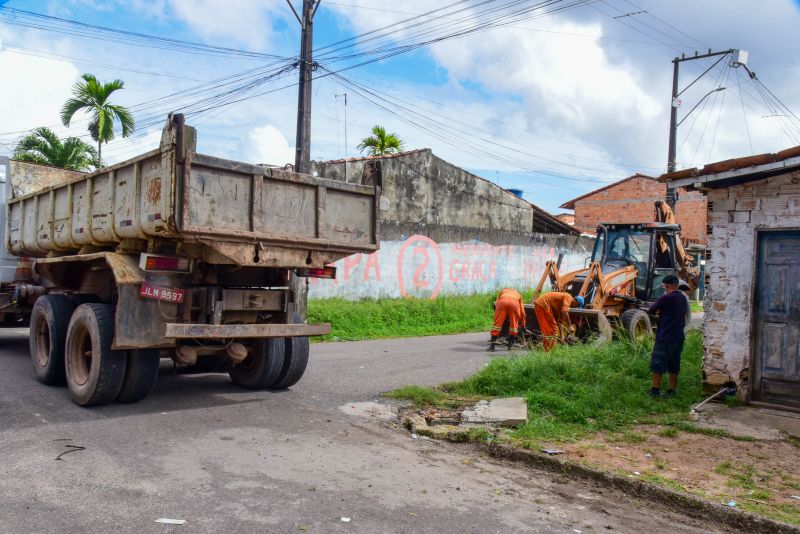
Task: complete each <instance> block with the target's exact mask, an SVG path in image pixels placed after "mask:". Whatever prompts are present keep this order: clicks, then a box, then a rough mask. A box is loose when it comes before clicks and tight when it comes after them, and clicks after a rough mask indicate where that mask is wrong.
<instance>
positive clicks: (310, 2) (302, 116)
mask: <svg viewBox="0 0 800 534" xmlns="http://www.w3.org/2000/svg"><path fill="white" fill-rule="evenodd" d="M320 1H321V0H303V10H302V16H300V15H299V14H298V13H297V11H296V10H295V9H294V6H293V5H292V2H291V0H286V3H287V4H289V7H291V8H292V12H294V16H295V17H296V18H297V21H298V22H299V23H300V28H301V36H300V61H299V63H298V67H299V69H300V83H299V87H298V94H297V137H296V139H295V157H294V170H295V171H297V172H302V173H305V174H308V173H310V172H311V80H312V72H313V71H314V62H313V52H314V45H313V43H314V15H315V14H316V13H317V8H319V4H320Z"/></svg>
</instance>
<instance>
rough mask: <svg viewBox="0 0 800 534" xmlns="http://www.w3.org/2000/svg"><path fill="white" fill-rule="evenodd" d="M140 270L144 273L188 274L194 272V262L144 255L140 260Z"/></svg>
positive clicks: (187, 259) (170, 257)
mask: <svg viewBox="0 0 800 534" xmlns="http://www.w3.org/2000/svg"><path fill="white" fill-rule="evenodd" d="M139 268H140V269H142V270H143V271H165V272H173V273H188V272H191V270H192V260H190V259H189V258H175V257H172V256H156V255H154V254H142V255H141V257H140V258H139Z"/></svg>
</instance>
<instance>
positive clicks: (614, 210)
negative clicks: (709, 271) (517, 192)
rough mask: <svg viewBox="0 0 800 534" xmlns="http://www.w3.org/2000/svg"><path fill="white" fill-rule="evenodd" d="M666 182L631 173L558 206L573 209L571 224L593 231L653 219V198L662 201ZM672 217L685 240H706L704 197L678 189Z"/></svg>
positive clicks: (664, 197)
mask: <svg viewBox="0 0 800 534" xmlns="http://www.w3.org/2000/svg"><path fill="white" fill-rule="evenodd" d="M666 198H667V185H666V184H665V183H662V182H659V181H658V180H657V179H656V178H654V177H652V176H647V175H644V174H634V175H633V176H629V177H627V178H625V179H623V180H620V181H618V182H614V183H613V184H609V185H607V186H605V187H601V188H600V189H595V190H594V191H590V192H589V193H586V194H585V195H581V196H579V197H577V198H574V199H572V200H569V201H567V202H565V203H564V204H562V205H561V206H560V207H561V208H563V209H571V210H574V212H575V227H576V228H579V229H581V230H583V231H586V232H590V233H594V231H595V228H597V225H598V224H602V223H640V222H649V221H653V220H654V210H655V208H654V205H655V201H656V200H666ZM675 217H676V218H677V220H678V223H679V224H680V225H681V239H682V240H683V241H684V242H685V243H697V244H701V245H702V244H705V242H706V219H705V217H706V199H705V197H704V196H703V194H702V193H699V192H696V191H687V190H686V189H683V188H681V189H679V190H678V201H677V203H676V204H675Z"/></svg>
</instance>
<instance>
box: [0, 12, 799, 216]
mask: <svg viewBox="0 0 800 534" xmlns="http://www.w3.org/2000/svg"><path fill="white" fill-rule="evenodd" d="M293 2H294V5H295V6H297V7H298V8H299V4H300V0H293ZM0 6H2V7H0V40H2V48H0V72H2V73H3V76H2V79H3V80H4V83H2V84H0V154H7V153H9V152H10V150H11V149H13V146H14V144H15V142H16V140H18V139H19V137H20V136H21V135H24V132H25V131H26V130H29V129H31V128H34V127H37V126H44V125H48V126H52V127H53V128H54V129H56V131H58V132H59V134H61V135H76V136H83V135H87V133H86V130H85V128H86V121H85V120H84V119H81V118H79V119H78V120H76V121H75V123H74V124H73V126H72V128H70V129H69V130H67V129H65V128H63V127H60V126H58V122H59V119H58V116H59V113H58V112H59V109H60V107H61V105H62V104H63V102H64V101H65V100H66V99H67V98H68V97H69V95H70V89H71V86H72V84H73V83H74V82H75V81H76V80H77V79H78V77H79V76H80V74H81V73H83V72H92V73H94V74H96V75H97V76H98V78H100V79H101V80H110V79H114V78H121V79H123V80H124V81H125V89H124V90H123V91H120V92H118V93H117V94H115V99H116V101H117V102H118V103H120V104H124V105H127V106H129V107H130V108H131V109H132V110H133V111H134V113H135V116H136V119H137V122H138V125H139V128H138V130H137V133H136V135H135V136H134V137H133V138H130V139H125V140H117V141H114V142H112V143H111V144H110V145H109V146H108V147H107V148H104V156H105V157H106V158H107V159H108V160H109V161H119V160H122V159H125V158H127V157H131V156H134V155H136V154H137V153H139V152H143V151H145V150H149V149H150V148H153V147H155V146H156V143H157V140H158V136H159V132H160V128H161V124H162V123H163V121H164V119H165V117H166V114H167V113H168V112H169V111H172V110H175V111H183V112H185V113H186V114H187V117H188V121H189V123H190V124H194V125H196V126H197V127H198V129H199V132H200V133H199V144H200V150H201V151H202V152H204V153H208V154H212V155H217V156H221V157H227V158H232V159H241V160H245V161H253V162H265V163H274V164H283V163H287V162H292V161H293V160H294V139H295V121H296V105H297V88H296V85H295V83H296V80H297V71H296V70H295V69H292V67H291V64H292V61H293V60H292V58H293V57H296V55H297V51H298V49H299V24H298V22H297V20H296V19H295V18H294V15H293V13H292V11H291V10H290V8H289V6H288V5H287V3H286V1H285V0H227V1H225V2H222V1H215V0H152V1H148V0H61V1H46V0H7V1H4V0H0ZM31 13H34V14H35V15H31ZM40 15H46V16H47V17H41V16H40ZM48 17H49V18H48ZM70 21H73V22H80V23H82V25H76V24H74V23H73V22H70ZM798 27H800V2H799V1H797V0H763V1H761V2H754V1H752V0H703V1H699V0H694V1H692V0H649V1H648V0H561V1H559V0H548V1H542V0H539V1H521V0H516V1H512V0H442V1H441V2H430V1H429V0H406V1H405V2H397V1H390V0H336V1H334V0H331V1H327V0H322V3H321V5H320V8H319V10H318V12H317V14H316V18H315V39H314V45H315V50H316V52H315V59H316V60H317V61H318V63H319V68H318V69H317V71H316V73H315V76H316V79H315V82H314V87H313V95H314V100H313V114H312V124H313V127H312V157H313V158H314V159H334V158H341V157H344V156H350V157H353V156H356V155H358V151H357V150H356V145H357V144H358V140H359V139H360V138H362V137H364V136H365V135H367V134H368V133H369V129H370V128H371V127H372V126H373V125H376V124H380V125H383V126H384V127H386V129H387V130H389V131H392V132H396V133H397V134H398V135H399V136H400V137H401V138H402V139H403V140H404V141H405V144H406V147H407V148H408V149H415V148H422V147H430V148H432V149H433V151H434V153H435V154H437V155H438V156H440V157H442V158H444V159H446V160H448V161H450V162H452V163H454V164H456V165H459V166H461V167H464V168H467V169H469V170H471V171H473V172H475V173H477V174H479V175H481V176H484V177H485V178H487V179H490V180H492V181H495V182H498V183H499V184H500V185H501V186H503V187H506V188H519V189H522V190H523V191H524V197H525V198H526V199H528V200H530V201H532V202H534V203H537V204H539V205H541V206H542V207H544V208H546V209H548V210H551V211H555V212H558V211H559V210H558V206H559V205H560V204H561V203H562V202H564V201H566V200H569V199H570V198H573V197H576V196H578V195H580V194H582V193H584V192H586V191H589V190H591V189H594V188H596V187H599V186H601V185H603V184H604V183H608V182H611V181H614V180H618V179H621V178H624V177H626V176H629V175H631V174H633V173H635V172H641V173H645V174H660V173H661V172H664V170H665V167H666V159H667V136H668V124H669V110H670V91H671V84H672V62H671V60H672V58H674V57H676V56H677V55H680V54H687V55H691V54H694V52H695V51H696V50H699V51H701V53H702V52H705V51H707V50H708V49H709V48H710V49H713V50H727V49H730V48H735V49H743V50H747V51H748V52H749V60H748V63H747V65H748V67H749V69H750V70H751V71H752V72H754V73H756V75H757V78H758V79H757V80H753V79H751V78H750V77H749V76H748V73H747V71H746V70H745V69H744V68H741V67H740V68H734V67H732V66H731V60H730V57H725V58H724V59H723V60H722V61H720V62H719V63H717V64H716V65H714V62H715V61H716V58H712V59H704V60H696V61H688V62H684V63H682V64H681V76H680V82H681V83H680V87H681V89H683V88H684V87H686V86H687V85H689V84H690V83H691V82H692V81H693V80H695V78H697V77H698V76H699V75H701V74H702V73H703V72H704V71H706V70H707V69H709V68H710V70H708V72H707V73H705V75H704V76H702V77H701V78H700V79H699V80H698V81H697V82H696V83H694V84H692V85H691V87H689V88H688V89H686V91H685V92H684V93H683V94H682V95H681V101H682V104H681V106H680V107H679V109H678V116H679V119H683V118H684V116H685V115H686V114H687V113H688V112H689V111H690V110H691V109H692V108H693V107H694V106H695V105H697V104H698V103H699V105H698V106H697V108H696V109H695V110H694V111H693V112H692V113H691V115H689V116H688V117H686V119H685V120H684V122H683V123H682V124H681V126H680V128H679V131H678V138H677V139H678V147H679V150H678V158H677V159H678V167H679V168H684V167H690V166H698V165H703V164H704V163H707V162H709V161H718V160H721V159H726V158H730V157H736V156H745V155H750V154H754V153H762V152H774V151H777V150H781V149H783V148H787V147H789V146H794V145H798V144H800V120H798V119H797V117H795V116H794V114H797V115H798V116H800V91H797V87H799V86H800V64H799V63H798V58H799V57H800V37H798V33H797V28H798ZM102 28H113V29H119V30H125V31H127V32H130V33H127V34H121V33H113V32H107V31H104V30H103V29H102ZM150 36H155V37H160V38H163V39H161V40H156V39H152V38H150ZM168 39H172V41H170V40H168ZM175 40H177V41H175ZM178 41H179V42H178ZM428 41H432V42H429V43H428V44H424V43H426V42H428ZM188 43H199V44H201V45H203V46H194V45H191V44H188ZM719 87H724V88H725V90H722V91H716V92H713V93H711V94H710V95H708V96H706V95H707V94H708V93H709V91H712V90H713V89H715V88H719ZM344 93H347V108H346V109H345V102H344V97H343V96H342V95H343V94H344ZM345 114H346V120H345ZM345 137H346V138H347V142H346V143H345Z"/></svg>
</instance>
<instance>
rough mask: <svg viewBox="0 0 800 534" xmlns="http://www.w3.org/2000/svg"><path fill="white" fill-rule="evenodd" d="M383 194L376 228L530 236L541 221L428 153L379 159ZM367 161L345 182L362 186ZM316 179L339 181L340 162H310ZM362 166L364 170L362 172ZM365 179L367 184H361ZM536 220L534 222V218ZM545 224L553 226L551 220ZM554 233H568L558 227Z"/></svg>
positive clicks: (508, 196) (354, 165)
mask: <svg viewBox="0 0 800 534" xmlns="http://www.w3.org/2000/svg"><path fill="white" fill-rule="evenodd" d="M379 164H380V168H381V176H382V181H383V191H382V198H381V223H384V222H389V223H391V222H396V223H410V224H424V225H442V226H461V227H465V228H480V229H488V230H505V231H511V232H532V231H533V228H534V222H536V223H537V224H536V227H542V221H541V220H540V219H543V218H544V217H543V216H542V215H540V214H537V213H536V212H535V210H534V208H533V206H531V204H530V203H528V202H526V201H525V200H523V199H521V198H519V197H517V196H516V195H514V194H512V193H509V192H508V191H506V190H505V189H503V188H501V187H498V186H497V185H495V184H493V183H492V182H489V181H488V180H484V179H483V178H481V177H479V176H475V175H474V174H471V173H469V172H466V171H465V170H463V169H461V168H459V167H456V166H455V165H452V164H450V163H448V162H446V161H444V160H443V159H441V158H438V157H436V156H435V155H434V154H433V153H432V152H431V151H430V149H423V150H417V151H412V152H404V153H402V154H398V155H395V156H387V157H383V158H380V161H379ZM374 165H376V160H373V159H358V160H354V161H349V162H348V173H347V174H348V179H349V181H351V182H362V183H363V181H364V180H365V177H368V176H369V175H370V173H371V169H372V168H373V166H374ZM312 167H313V170H314V171H316V172H317V174H318V175H319V176H322V177H325V178H330V179H333V180H344V162H342V161H333V162H313V163H312ZM365 167H366V171H365ZM367 180H368V179H367ZM535 217H537V221H534V218H535ZM551 221H552V222H551V224H558V221H556V220H555V219H551ZM553 232H554V233H569V232H570V230H569V229H567V228H563V227H562V229H560V230H556V229H554V230H553Z"/></svg>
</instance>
